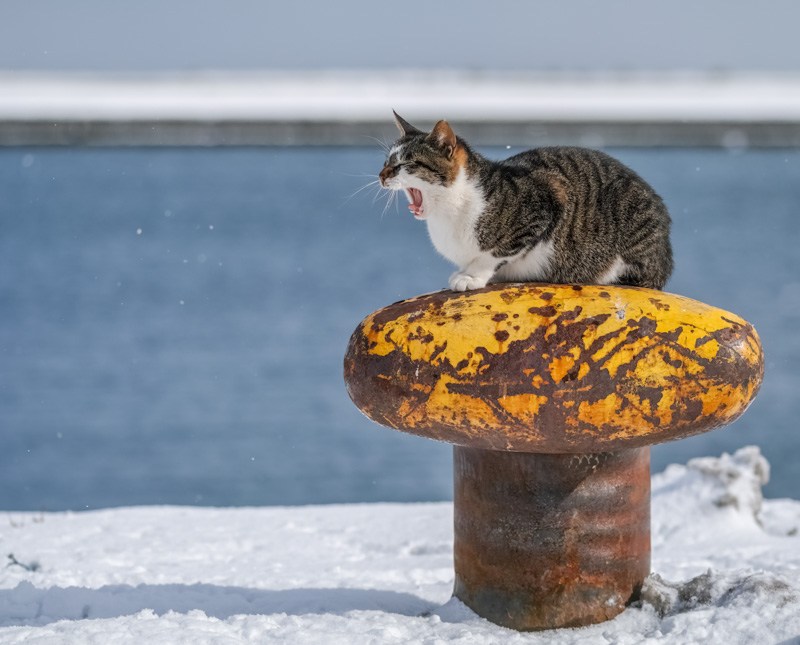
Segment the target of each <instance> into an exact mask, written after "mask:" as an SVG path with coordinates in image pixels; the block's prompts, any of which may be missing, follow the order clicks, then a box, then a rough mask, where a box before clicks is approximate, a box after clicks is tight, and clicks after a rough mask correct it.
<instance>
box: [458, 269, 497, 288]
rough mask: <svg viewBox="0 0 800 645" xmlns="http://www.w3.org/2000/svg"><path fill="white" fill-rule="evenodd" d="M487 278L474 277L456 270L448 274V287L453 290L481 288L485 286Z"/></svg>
mask: <svg viewBox="0 0 800 645" xmlns="http://www.w3.org/2000/svg"><path fill="white" fill-rule="evenodd" d="M487 282H488V279H487V278H476V277H475V276H474V275H470V274H469V273H463V272H461V271H456V272H455V273H454V274H453V275H451V276H450V288H451V289H452V290H453V291H470V290H471V289H481V288H482V287H485V286H486V283H487Z"/></svg>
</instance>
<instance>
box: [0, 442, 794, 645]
mask: <svg viewBox="0 0 800 645" xmlns="http://www.w3.org/2000/svg"><path fill="white" fill-rule="evenodd" d="M768 471H769V465H768V464H767V462H766V461H765V460H764V459H763V457H762V456H761V455H760V453H759V451H758V449H756V448H746V449H742V450H740V451H739V452H737V453H736V454H735V455H733V456H729V455H723V456H722V457H721V458H703V459H696V460H693V461H691V462H690V463H689V464H688V465H687V466H681V465H673V466H670V467H669V468H668V469H667V470H666V471H665V472H663V473H660V474H657V475H656V476H655V477H654V478H653V504H652V541H653V565H652V569H653V572H654V573H653V575H651V577H650V578H649V579H648V581H647V583H646V587H645V591H644V597H645V601H644V602H643V603H641V605H640V606H636V607H631V608H629V609H627V610H626V611H625V612H623V613H622V614H621V615H620V616H618V617H617V618H616V619H614V620H612V621H610V622H607V623H604V624H601V625H595V626H591V627H587V628H583V629H566V630H559V631H555V632H546V633H529V634H522V633H516V632H512V631H509V630H506V629H503V628H501V627H497V626H495V625H493V624H491V623H488V622H486V621H484V620H482V619H480V618H478V617H477V616H475V615H474V614H473V613H472V612H470V611H469V610H468V609H466V608H465V607H464V606H463V605H462V604H460V603H459V602H458V601H454V600H451V599H450V592H451V588H452V583H453V570H452V560H451V558H452V505H451V504H448V503H437V504H400V505H398V504H374V505H354V506H309V507H294V508H236V509H216V508H184V507H141V508H120V509H110V510H102V511H92V512H83V513H44V514H41V513H3V514H2V518H1V521H0V546H1V548H2V550H0V553H2V555H3V557H4V558H5V557H6V555H7V554H8V558H7V560H6V562H7V566H5V567H4V568H2V569H0V643H3V644H9V643H23V642H24V643H37V644H38V643H42V644H49V643H81V644H83V643H102V644H104V645H105V644H107V643H115V644H117V643H160V644H163V643H192V644H196V643H267V642H279V643H293V644H294V643H313V644H315V645H317V644H319V643H326V644H328V643H331V644H333V643H343V644H348V645H350V644H353V643H376V644H378V643H380V644H384V643H431V644H433V643H476V644H481V645H483V644H485V643H551V644H558V643H564V644H567V643H576V644H577V643H586V644H592V645H594V644H600V643H621V644H624V643H630V644H632V645H633V644H640V643H687V644H688V643H720V644H725V645H731V644H736V643H741V644H743V645H744V644H747V645H750V644H754V643H758V644H759V645H767V644H769V643H787V644H788V643H798V642H800V535H799V534H798V533H799V532H800V501H795V500H788V499H785V500H762V498H761V486H762V485H763V483H764V481H765V480H766V478H767V477H768Z"/></svg>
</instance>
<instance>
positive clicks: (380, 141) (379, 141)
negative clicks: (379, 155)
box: [361, 134, 390, 152]
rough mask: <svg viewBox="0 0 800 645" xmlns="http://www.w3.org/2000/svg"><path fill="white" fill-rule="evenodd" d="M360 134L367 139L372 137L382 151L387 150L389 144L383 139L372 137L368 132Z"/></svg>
mask: <svg viewBox="0 0 800 645" xmlns="http://www.w3.org/2000/svg"><path fill="white" fill-rule="evenodd" d="M361 136H363V137H366V138H367V139H372V140H373V141H374V142H375V143H377V144H378V145H379V146H380V147H381V150H383V151H384V152H389V149H390V146H389V144H388V143H386V141H384V140H383V139H378V138H377V137H373V136H370V135H368V134H363V135H361Z"/></svg>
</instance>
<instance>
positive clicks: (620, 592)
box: [453, 446, 650, 630]
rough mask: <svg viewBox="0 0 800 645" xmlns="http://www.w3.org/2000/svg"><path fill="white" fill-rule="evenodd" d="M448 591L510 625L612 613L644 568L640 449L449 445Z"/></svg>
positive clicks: (530, 626)
mask: <svg viewBox="0 0 800 645" xmlns="http://www.w3.org/2000/svg"><path fill="white" fill-rule="evenodd" d="M453 465H454V480H455V546H454V557H455V574H456V578H455V590H454V594H455V596H456V597H458V598H459V599H460V600H461V601H462V602H464V603H465V604H466V605H467V606H468V607H470V608H471V609H472V610H473V611H475V613H477V614H478V615H480V616H483V617H484V618H487V619H488V620H491V621H492V622H494V623H497V624H499V625H503V626H505V627H510V628H512V629H517V630H541V629H553V628H557V627H578V626H582V625H589V624H593V623H597V622H601V621H604V620H608V619H610V618H613V617H614V616H616V615H617V614H619V613H620V612H621V611H623V610H624V609H625V607H626V605H628V604H629V603H630V602H631V601H633V600H635V599H636V598H637V596H638V593H639V590H640V589H641V585H642V582H643V581H644V579H645V577H646V576H647V575H648V573H649V572H650V449H649V448H634V449H629V450H621V451H619V452H615V453H599V454H589V455H548V454H533V453H518V452H499V451H492V450H482V449H479V448H464V447H461V446H454V449H453Z"/></svg>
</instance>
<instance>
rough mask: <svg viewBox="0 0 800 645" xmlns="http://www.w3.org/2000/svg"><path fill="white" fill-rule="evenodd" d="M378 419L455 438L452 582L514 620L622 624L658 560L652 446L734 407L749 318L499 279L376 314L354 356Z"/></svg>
mask: <svg viewBox="0 0 800 645" xmlns="http://www.w3.org/2000/svg"><path fill="white" fill-rule="evenodd" d="M344 368H345V381H346V383H347V388H348V392H349V393H350V397H351V398H352V400H353V402H354V403H355V404H356V406H358V408H359V409H361V411H362V412H364V414H366V415H367V416H368V417H369V418H370V419H372V420H373V421H376V422H377V423H380V424H382V425H384V426H388V427H391V428H396V429H398V430H402V431H404V432H410V433H413V434H417V435H421V436H424V437H430V438H432V439H440V440H443V441H448V442H450V443H452V444H455V447H454V478H455V501H454V506H455V542H454V564H455V589H454V594H455V596H457V597H458V598H459V599H461V600H462V601H463V602H464V603H465V604H467V605H468V606H469V607H471V608H472V609H473V610H474V611H475V612H476V613H477V614H479V615H480V616H483V617H484V618H487V619H489V620H491V621H493V622H495V623H498V624H500V625H504V626H506V627H511V628H513V629H518V630H539V629H554V628H558V627H572V626H579V625H588V624H592V623H597V622H601V621H603V620H607V619H610V618H613V617H614V616H615V615H617V614H618V613H619V612H621V611H622V610H623V609H624V608H625V606H626V605H627V604H629V603H630V602H631V601H633V600H635V599H636V598H637V596H638V593H639V590H640V588H641V585H642V582H643V581H644V578H645V577H646V576H647V575H648V573H649V571H650V448H649V446H650V445H651V444H653V443H659V442H663V441H670V440H673V439H679V438H681V437H686V436H689V435H693V434H697V433H700V432H705V431H707V430H711V429H712V428H715V427H718V426H721V425H724V424H726V423H729V422H731V421H733V420H734V419H736V418H737V417H738V416H739V415H741V414H742V413H743V412H744V411H745V409H746V408H747V406H748V405H749V403H750V401H751V400H752V399H753V397H754V396H755V394H756V392H757V391H758V388H759V386H760V384H761V379H762V376H763V355H762V350H761V345H760V343H759V340H758V336H757V334H756V332H755V330H754V329H753V327H752V326H751V325H750V324H748V323H747V322H745V321H744V320H742V319H741V318H739V317H738V316H735V315H733V314H730V313H728V312H725V311H722V310H720V309H716V308H714V307H710V306H708V305H705V304H702V303H700V302H697V301H694V300H690V299H688V298H684V297H681V296H676V295H672V294H668V293H663V292H660V291H653V290H649V289H640V288H635V287H611V286H571V285H549V284H533V283H529V284H500V285H493V286H490V287H487V288H485V289H480V290H477V291H471V292H467V293H458V294H457V293H454V292H450V291H442V292H439V293H433V294H429V295H424V296H420V297H417V298H413V299H411V300H405V301H402V302H398V303H396V304H394V305H391V306H389V307H386V308H384V309H381V310H379V311H377V312H375V313H373V314H371V315H370V316H368V317H367V318H366V319H365V320H364V321H363V322H362V323H361V324H360V325H359V326H358V328H357V329H356V331H355V332H354V333H353V336H352V338H351V339H350V344H349V346H348V348H347V355H346V356H345V361H344Z"/></svg>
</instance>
